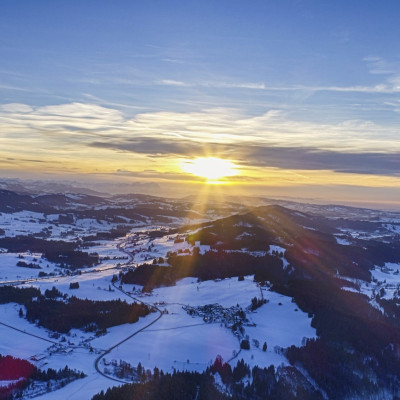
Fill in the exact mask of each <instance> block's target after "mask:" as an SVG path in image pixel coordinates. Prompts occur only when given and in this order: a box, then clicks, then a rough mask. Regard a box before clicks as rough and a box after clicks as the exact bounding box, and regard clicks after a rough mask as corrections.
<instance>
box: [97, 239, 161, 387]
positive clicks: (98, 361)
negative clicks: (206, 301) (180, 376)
mask: <svg viewBox="0 0 400 400" xmlns="http://www.w3.org/2000/svg"><path fill="white" fill-rule="evenodd" d="M124 243H126V242H121V243H119V244H118V245H117V247H118V250H120V251H122V252H123V253H125V254H126V255H127V256H128V257H129V259H128V261H127V262H125V263H124V264H125V265H127V264H130V263H131V262H132V261H133V256H132V254H131V253H129V252H128V251H126V250H125V249H123V248H122V247H121V246H122V245H123V244H124ZM117 282H118V281H117ZM115 283H116V282H113V283H112V285H113V286H114V287H115V289H117V290H119V291H120V292H121V293H123V294H124V295H126V296H128V297H130V298H131V299H133V300H135V301H136V302H138V303H142V304H144V305H146V306H148V307H150V308H152V309H153V310H156V311H157V312H158V316H157V318H155V319H154V320H153V321H151V322H150V323H149V324H147V325H146V326H144V327H142V328H140V329H138V330H136V331H135V332H133V333H132V334H131V335H129V336H128V337H126V338H125V339H123V340H121V341H119V342H118V343H116V344H114V345H113V346H111V347H109V348H108V349H107V350H105V351H104V352H103V353H101V354H100V355H99V356H98V357H97V358H96V360H95V362H94V367H95V369H96V371H97V372H98V373H99V374H100V375H102V376H104V377H105V378H107V379H111V380H113V381H116V382H120V383H128V382H127V381H123V380H121V379H118V378H115V377H112V376H110V375H107V374H105V373H104V372H103V371H102V370H101V369H100V368H99V363H100V361H101V359H102V358H103V357H104V356H106V355H107V354H109V353H111V351H113V350H114V349H115V348H116V347H118V346H119V345H121V344H122V343H125V342H126V341H128V340H129V339H131V338H133V337H134V336H136V335H137V334H138V333H140V332H143V331H144V330H145V329H147V328H148V327H150V326H152V325H154V324H155V323H156V322H157V321H158V320H159V319H160V318H161V317H162V316H163V313H162V311H161V310H160V309H159V308H158V307H156V306H155V305H153V304H149V303H145V302H144V301H141V300H139V299H137V298H136V297H133V296H131V295H130V294H129V293H127V292H125V291H124V290H123V289H120V288H119V287H118V286H117V285H116V284H115Z"/></svg>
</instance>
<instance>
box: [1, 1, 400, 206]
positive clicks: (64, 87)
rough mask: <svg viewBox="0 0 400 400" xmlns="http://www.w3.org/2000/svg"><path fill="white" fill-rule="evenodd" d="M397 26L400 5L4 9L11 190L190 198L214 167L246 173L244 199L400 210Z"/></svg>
mask: <svg viewBox="0 0 400 400" xmlns="http://www.w3.org/2000/svg"><path fill="white" fill-rule="evenodd" d="M398 15H400V2H398V1H396V0H385V1H382V2H377V1H369V0H365V1H362V2H361V1H356V0H347V1H342V0H337V1H334V2H324V1H316V0H315V1H313V0H279V1H278V0H264V1H260V0H252V1H244V0H243V1H237V0H230V1H225V0H219V1H216V0H213V1H209V0H202V1H192V0H186V1H183V0H180V1H178V0H168V1H166V0H163V1H152V0H148V1H136V0H132V1H126V0H114V1H104V0H92V1H89V0H80V1H76V0H68V1H64V0H58V1H47V0H38V1H31V0H0V177H2V178H21V179H49V180H50V179H56V180H74V181H78V182H91V183H92V184H93V183H96V184H98V185H99V187H100V186H101V184H105V183H107V182H108V183H110V185H111V184H113V185H114V188H119V189H116V190H121V191H122V190H127V189H129V188H134V187H139V186H140V188H141V189H140V190H144V191H145V190H146V188H148V189H149V190H150V188H151V190H153V191H154V190H155V191H156V192H157V193H158V194H166V195H177V196H178V195H184V194H189V193H192V192H196V191H198V190H202V187H203V186H204V185H207V184H209V183H207V182H206V181H207V179H205V178H204V177H201V176H196V175H193V174H192V173H189V172H188V169H187V168H186V169H185V168H183V167H182V165H185V163H186V164H187V163H190V162H192V160H194V159H196V158H198V157H214V158H221V159H224V160H229V161H230V162H231V163H233V164H234V165H235V166H236V172H237V173H236V175H233V176H227V177H226V178H222V179H221V180H220V182H219V183H221V184H220V185H218V186H219V189H218V190H222V191H225V192H227V193H230V194H232V193H235V194H246V195H263V196H270V197H283V196H288V197H292V198H307V199H315V200H321V201H325V202H333V201H334V202H344V203H346V202H348V203H351V204H360V205H362V204H364V205H378V206H382V207H384V206H385V207H394V208H397V209H400V128H399V127H400V123H399V122H400V119H399V117H400V41H399V40H398V38H399V37H400V27H399V24H398ZM214 183H215V182H214ZM135 185H139V186H135ZM109 187H111V186H109ZM124 188H125V189H124ZM154 188H156V189H154Z"/></svg>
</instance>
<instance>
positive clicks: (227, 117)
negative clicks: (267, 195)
mask: <svg viewBox="0 0 400 400" xmlns="http://www.w3.org/2000/svg"><path fill="white" fill-rule="evenodd" d="M0 139H1V141H2V149H1V150H0V152H3V154H7V156H9V157H13V158H16V159H20V158H21V157H23V158H24V159H25V160H28V159H33V157H34V159H40V160H43V161H47V160H49V159H52V160H54V159H55V158H58V159H60V160H61V159H63V160H68V162H74V160H75V162H77V163H78V162H81V161H82V160H81V159H80V157H82V154H87V156H86V157H87V159H88V160H92V164H93V159H94V158H96V159H104V160H105V161H104V162H103V164H102V166H104V165H106V163H107V162H111V161H113V162H114V163H116V162H117V161H115V160H120V161H119V163H122V164H127V165H129V164H131V163H132V157H131V156H129V154H132V153H135V154H137V155H140V156H141V157H147V158H148V159H152V160H154V163H155V169H158V170H160V167H161V166H162V165H163V164H165V160H166V159H168V158H169V159H172V158H175V159H176V158H185V157H195V156H204V155H214V156H220V157H225V158H229V159H232V160H235V161H236V162H238V163H240V164H241V165H243V166H249V167H255V168H262V167H274V168H281V169H285V168H286V169H299V170H300V169H305V170H307V169H308V170H333V171H338V172H351V173H358V174H367V173H368V174H379V175H388V176H399V171H400V143H399V141H398V129H397V127H390V126H380V125H377V124H375V123H373V122H371V121H357V120H348V121H343V122H342V123H339V124H317V123H312V122H307V121H297V120H292V119H289V118H288V116H287V115H286V113H284V112H282V111H280V110H270V111H268V112H266V113H264V114H261V115H258V116H247V115H243V114H242V113H240V112H238V111H237V110H234V109H225V108H213V109H207V110H203V111H198V112H188V113H177V112H153V113H150V112H148V113H141V114H137V115H136V116H135V117H134V118H130V119H127V118H125V117H124V115H123V114H122V112H121V111H118V110H115V109H113V108H106V107H102V106H99V105H96V104H83V103H68V104H62V105H53V106H45V107H36V108H35V107H30V106H27V105H24V104H7V105H3V106H0ZM22 141H23V143H24V145H25V146H24V148H21V143H22ZM88 148H91V149H92V150H90V151H89V152H88V151H87V149H88ZM85 152H86V153H85ZM104 152H108V153H104ZM123 153H125V155H123ZM39 154H40V155H41V157H38V155H39ZM106 154H108V156H107V155H106ZM139 158H140V157H139ZM119 168H121V169H123V168H122V166H121V165H120V167H119ZM127 169H128V168H127Z"/></svg>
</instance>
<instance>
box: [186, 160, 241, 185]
mask: <svg viewBox="0 0 400 400" xmlns="http://www.w3.org/2000/svg"><path fill="white" fill-rule="evenodd" d="M181 168H182V170H183V171H185V172H188V173H190V174H193V175H196V176H200V177H202V178H206V179H207V182H209V183H218V181H219V179H221V178H225V177H227V176H233V175H237V174H238V170H237V166H236V165H235V164H234V163H233V162H232V161H229V160H223V159H222V158H217V157H203V158H196V159H194V160H190V161H184V162H183V163H182V165H181Z"/></svg>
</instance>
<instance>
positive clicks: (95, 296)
mask: <svg viewBox="0 0 400 400" xmlns="http://www.w3.org/2000/svg"><path fill="white" fill-rule="evenodd" d="M16 214H18V213H15V214H13V218H14V220H13V221H10V226H11V225H12V224H20V223H21V219H22V218H28V219H29V218H31V219H32V220H33V217H35V218H36V221H38V220H42V221H43V220H45V221H46V222H42V223H43V224H44V225H46V224H48V223H49V222H50V223H51V222H54V221H52V218H53V216H47V217H46V219H45V217H44V216H43V215H42V214H39V215H32V213H30V214H29V215H28V214H26V215H25V214H23V215H16ZM33 214H34V213H33ZM16 218H17V219H16ZM54 218H56V216H54ZM32 224H34V223H33V222H32ZM36 225H37V223H36ZM89 225H90V224H89ZM46 226H47V225H46ZM67 228H68V227H63V226H61V225H60V226H59V227H55V228H53V234H54V229H56V235H58V234H60V235H61V234H62V232H63V229H64V232H65V229H67ZM10 229H14V228H10ZM57 229H59V230H58V231H57ZM68 229H69V228H68ZM96 229H100V227H99V226H95V225H90V226H88V227H87V231H89V230H90V231H92V230H93V231H96ZM150 229H157V230H162V229H165V227H151V228H147V229H143V228H139V227H138V228H136V229H133V230H132V232H131V233H130V234H128V235H127V236H126V237H125V238H120V239H118V240H109V241H105V240H103V241H96V244H95V245H93V246H90V247H89V248H87V249H85V250H84V251H88V252H90V253H92V252H96V253H98V255H99V258H100V260H101V263H100V264H99V265H97V266H95V267H91V268H85V269H83V270H82V271H81V273H80V274H76V275H66V271H64V270H63V271H62V270H61V269H60V268H59V267H58V266H57V265H56V264H53V263H49V262H47V260H44V259H42V258H41V254H31V253H21V254H17V253H5V252H1V253H0V283H6V282H8V281H10V280H14V281H15V280H21V281H22V280H24V279H32V281H30V282H27V283H25V285H24V286H35V287H37V288H40V290H41V291H42V293H44V292H45V290H46V289H51V288H52V287H53V286H55V287H57V289H58V290H59V291H60V292H61V293H63V294H67V295H68V296H76V297H78V298H82V299H85V298H88V299H91V300H112V299H122V300H126V301H127V302H129V303H131V302H133V301H135V300H134V299H137V300H139V301H143V302H145V303H147V304H149V305H155V306H156V307H158V309H159V310H161V311H162V312H163V314H162V317H161V318H160V319H159V320H158V321H157V322H156V323H154V324H152V325H151V326H149V327H147V325H149V324H150V323H151V322H152V321H154V320H155V319H156V318H157V317H158V316H159V312H156V313H151V314H150V315H148V316H146V317H145V318H141V319H140V320H139V321H138V322H137V323H135V324H124V325H120V326H115V327H111V328H109V329H108V331H107V334H105V335H103V336H100V337H95V336H94V335H93V334H92V333H84V332H83V331H80V330H71V331H70V332H69V333H68V334H66V335H61V336H60V337H54V335H53V333H52V332H50V331H47V330H46V329H44V328H42V327H38V326H36V325H35V324H31V323H29V322H28V321H27V320H26V319H25V318H20V317H19V315H18V313H19V310H20V308H21V306H20V305H18V304H14V303H10V304H5V305H1V306H0V322H3V323H5V324H7V325H9V326H5V325H0V353H1V354H3V355H6V354H11V355H13V356H16V357H21V358H26V359H29V360H31V361H32V362H33V363H35V364H36V365H37V366H38V367H41V368H50V367H51V368H54V369H60V368H64V367H65V365H68V366H69V367H70V368H72V369H77V370H79V371H83V372H84V373H85V374H87V377H86V378H84V379H79V380H77V381H75V382H72V383H70V384H68V385H67V386H66V387H64V388H62V389H59V390H57V391H55V392H52V393H48V394H45V395H42V396H41V397H40V398H43V399H48V400H51V399H60V398H65V399H70V400H80V399H89V398H91V397H92V396H93V395H94V394H95V393H97V392H99V391H100V390H102V389H106V388H108V387H110V386H114V385H115V384H118V383H117V382H115V381H113V380H110V379H108V378H107V377H104V376H102V375H100V374H99V373H98V372H97V371H96V369H95V360H96V358H97V357H99V356H100V355H101V354H102V353H103V352H105V351H106V350H107V349H109V348H111V347H113V346H114V345H116V344H118V343H119V342H121V341H124V340H125V339H126V338H127V337H129V336H130V335H132V334H133V333H135V332H136V331H138V330H140V329H142V328H145V329H144V330H143V331H141V332H139V333H137V334H136V335H135V336H133V337H132V338H130V339H129V340H127V341H124V342H123V343H121V344H120V345H118V346H117V347H116V348H114V349H113V350H112V351H111V352H109V353H108V354H106V355H105V356H104V358H102V359H101V361H100V363H99V368H100V369H101V370H102V371H103V372H107V369H109V368H110V367H109V365H110V363H112V362H117V363H119V362H120V361H121V360H122V361H125V362H128V363H130V364H131V365H132V366H136V365H137V364H138V363H139V362H140V363H141V364H142V365H143V366H144V367H145V368H150V369H153V368H154V367H155V366H157V367H158V368H160V369H163V370H164V371H166V372H169V371H172V370H173V369H176V370H190V371H204V370H205V369H206V367H207V366H209V365H210V364H211V363H213V362H214V360H215V358H216V357H217V356H218V355H220V356H222V358H223V359H224V360H225V361H229V360H230V363H231V364H232V365H235V364H236V362H237V361H238V360H240V359H241V358H244V360H245V361H246V362H247V363H248V364H250V366H251V367H252V366H254V365H259V366H260V367H263V366H266V367H267V366H269V365H271V364H273V365H275V366H279V365H281V364H287V360H286V359H285V357H284V356H282V355H281V354H280V351H279V349H280V348H282V347H283V348H284V347H288V346H291V345H297V346H299V345H301V343H302V341H303V338H305V337H306V338H309V337H315V330H314V329H313V328H312V327H311V326H310V322H311V320H310V318H308V316H307V315H306V314H305V313H303V312H301V311H300V310H298V309H297V306H296V304H295V303H292V299H291V298H289V297H285V296H282V295H279V294H277V293H274V292H271V291H269V290H268V288H267V287H264V288H260V287H259V286H258V285H257V284H256V283H255V282H253V277H252V276H248V277H245V279H244V280H243V281H238V279H237V278H231V279H224V280H217V281H206V282H197V279H195V278H185V279H182V280H180V281H178V282H177V284H176V285H175V286H172V287H163V288H158V289H155V290H153V292H152V293H150V294H148V293H146V294H144V293H142V292H141V287H140V286H138V285H123V287H122V291H121V290H119V283H117V285H116V287H114V286H113V285H112V283H111V279H112V277H113V276H114V275H118V274H119V272H120V270H121V269H124V268H126V265H125V264H126V263H127V265H128V266H129V265H135V264H137V263H143V262H148V263H151V262H152V261H153V260H154V259H156V260H157V262H158V260H159V258H160V257H163V258H164V263H162V262H161V265H167V264H166V263H165V259H166V256H167V253H168V252H178V253H182V254H185V252H191V251H192V249H193V246H192V245H190V244H189V243H187V242H186V241H185V240H182V239H184V237H182V236H179V235H165V236H163V237H160V238H156V239H150V236H149V230H150ZM29 230H30V226H29V223H28V225H26V227H24V232H25V233H26V232H28V231H29ZM32 230H33V228H32ZM93 231H92V232H91V233H93ZM56 235H55V236H56ZM197 245H199V244H197ZM200 247H201V248H200V250H201V252H205V251H207V250H209V247H208V246H200ZM270 251H278V252H282V253H284V251H285V249H284V248H281V247H278V246H275V247H274V248H271V249H270ZM21 257H23V258H21ZM281 258H282V260H283V261H284V263H285V266H286V263H287V262H286V260H285V258H284V256H282V257H281ZM21 260H22V261H24V262H26V263H31V262H32V263H37V264H38V265H40V267H41V268H42V269H41V270H40V269H29V268H23V267H17V266H16V264H17V262H18V261H21ZM47 265H48V267H47ZM39 271H44V272H47V273H49V272H54V273H56V274H57V276H55V277H47V278H46V279H38V272H39ZM72 282H79V288H78V289H70V284H71V283H72ZM134 286H135V287H134ZM125 292H126V293H127V294H125ZM254 297H257V298H261V297H264V298H265V299H266V300H267V303H266V304H264V305H262V306H261V307H260V308H258V309H257V310H256V311H254V312H251V311H250V310H249V309H248V308H249V306H250V304H251V299H252V298H254ZM209 304H219V305H220V306H222V307H224V308H226V309H228V308H230V307H238V306H239V307H241V308H242V309H243V310H245V311H246V317H247V318H248V322H247V323H246V324H245V325H244V330H245V332H244V336H246V335H248V338H249V341H250V344H251V348H250V350H240V339H239V338H238V337H237V336H235V334H234V333H233V332H232V330H231V329H229V328H228V327H226V326H225V325H224V324H223V323H222V322H213V323H207V322H205V321H204V320H203V318H202V317H200V316H191V315H189V313H188V312H187V311H185V310H184V308H183V306H188V305H190V307H198V306H204V305H209ZM22 308H23V311H24V313H25V310H24V307H22ZM146 327H147V328H146ZM12 328H15V329H12ZM63 336H65V338H64V337H63ZM264 342H266V343H267V345H268V349H267V351H266V352H263V351H262V345H263V343H264ZM91 347H92V349H93V351H92V352H91V351H90V348H91ZM108 372H109V371H108Z"/></svg>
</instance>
